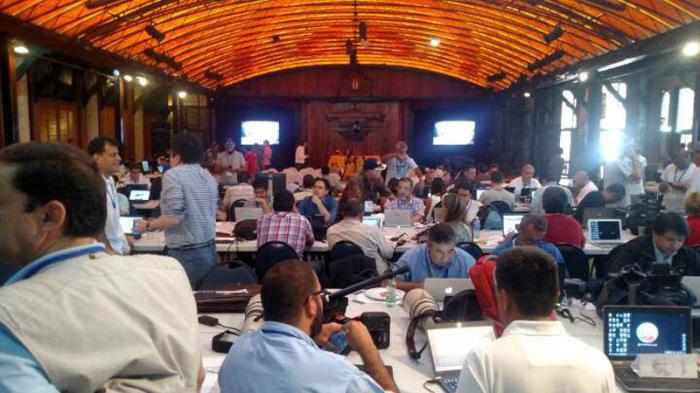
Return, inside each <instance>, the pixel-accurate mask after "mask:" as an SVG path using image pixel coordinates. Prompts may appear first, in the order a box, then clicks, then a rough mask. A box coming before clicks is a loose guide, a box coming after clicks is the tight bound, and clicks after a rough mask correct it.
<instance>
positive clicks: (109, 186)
mask: <svg viewBox="0 0 700 393" xmlns="http://www.w3.org/2000/svg"><path fill="white" fill-rule="evenodd" d="M106 185H107V196H109V200H110V202H112V208H113V209H115V210H116V208H117V201H116V198H115V196H114V195H112V191H113V190H112V186H113V185H114V183H112V181H111V180H110V181H108V182H106Z"/></svg>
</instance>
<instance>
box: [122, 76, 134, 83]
mask: <svg viewBox="0 0 700 393" xmlns="http://www.w3.org/2000/svg"><path fill="white" fill-rule="evenodd" d="M124 80H125V81H127V82H131V81H132V80H134V78H132V77H131V75H129V74H126V75H124Z"/></svg>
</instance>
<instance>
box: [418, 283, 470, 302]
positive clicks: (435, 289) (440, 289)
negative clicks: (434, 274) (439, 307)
mask: <svg viewBox="0 0 700 393" xmlns="http://www.w3.org/2000/svg"><path fill="white" fill-rule="evenodd" d="M423 289H424V290H426V291H427V292H428V293H429V294H430V295H431V296H432V297H433V299H435V300H436V301H438V302H441V301H443V300H445V296H454V295H456V294H458V293H460V292H462V291H464V290H465V289H474V284H473V283H472V280H470V279H468V278H430V277H429V278H426V279H425V281H424V282H423Z"/></svg>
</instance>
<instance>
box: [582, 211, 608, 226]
mask: <svg viewBox="0 0 700 393" xmlns="http://www.w3.org/2000/svg"><path fill="white" fill-rule="evenodd" d="M615 214H616V213H615V209H614V208H609V207H587V208H585V209H584V210H583V227H584V228H588V221H589V220H592V219H603V218H615V217H616V215H615Z"/></svg>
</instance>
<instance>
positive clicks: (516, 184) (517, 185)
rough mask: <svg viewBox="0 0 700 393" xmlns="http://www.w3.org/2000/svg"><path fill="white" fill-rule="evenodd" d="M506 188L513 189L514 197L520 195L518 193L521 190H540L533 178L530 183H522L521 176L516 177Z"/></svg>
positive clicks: (538, 183)
mask: <svg viewBox="0 0 700 393" xmlns="http://www.w3.org/2000/svg"><path fill="white" fill-rule="evenodd" d="M508 187H515V192H514V194H515V195H520V191H522V190H523V188H540V187H542V185H541V184H540V182H539V181H538V180H537V179H535V178H534V177H533V178H531V179H530V181H527V182H524V181H523V177H522V176H518V177H516V178H515V179H513V180H511V181H510V183H508Z"/></svg>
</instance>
